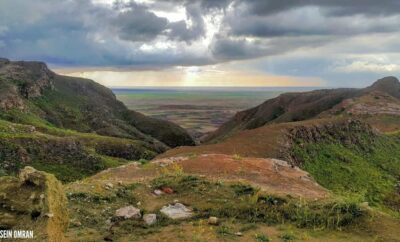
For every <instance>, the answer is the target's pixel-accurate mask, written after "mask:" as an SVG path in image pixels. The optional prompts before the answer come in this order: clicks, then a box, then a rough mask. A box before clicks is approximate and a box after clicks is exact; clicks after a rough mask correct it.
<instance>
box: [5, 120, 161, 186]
mask: <svg viewBox="0 0 400 242" xmlns="http://www.w3.org/2000/svg"><path fill="white" fill-rule="evenodd" d="M3 114H4V113H3ZM22 118H23V117H22ZM105 144H108V146H105ZM104 147H106V148H104ZM154 156H155V152H153V151H152V150H150V148H149V147H148V146H147V145H146V144H145V143H144V142H142V141H138V140H131V139H124V138H117V137H108V136H102V135H98V134H93V133H80V132H77V131H72V130H66V129H61V128H56V127H53V126H51V125H48V124H46V123H45V122H42V123H41V126H39V128H38V127H36V128H34V126H30V125H27V124H17V123H13V122H10V121H5V120H0V176H1V175H15V174H16V173H17V172H18V170H19V169H20V168H22V167H23V166H26V165H31V166H33V167H35V168H36V169H39V170H43V171H46V172H49V173H52V174H55V175H56V177H57V178H58V179H59V180H61V181H63V182H71V181H75V180H79V179H82V178H84V177H87V176H90V175H93V174H95V173H96V172H98V171H100V170H103V169H107V168H110V167H117V166H120V165H123V164H126V163H128V162H129V161H133V160H141V162H143V163H146V162H145V160H148V159H151V158H153V157H154ZM124 158H125V159H124Z"/></svg>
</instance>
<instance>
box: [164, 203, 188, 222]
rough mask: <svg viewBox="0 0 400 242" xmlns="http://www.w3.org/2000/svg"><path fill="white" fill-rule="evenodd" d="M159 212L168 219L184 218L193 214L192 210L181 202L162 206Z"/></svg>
mask: <svg viewBox="0 0 400 242" xmlns="http://www.w3.org/2000/svg"><path fill="white" fill-rule="evenodd" d="M160 212H161V213H162V214H164V215H165V216H167V217H168V218H170V219H185V218H190V217H192V216H193V212H192V210H191V209H189V208H187V207H186V206H185V205H183V204H182V203H175V204H174V205H170V204H169V205H168V206H164V207H163V208H162V209H161V210H160Z"/></svg>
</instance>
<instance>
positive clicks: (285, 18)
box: [0, 0, 400, 67]
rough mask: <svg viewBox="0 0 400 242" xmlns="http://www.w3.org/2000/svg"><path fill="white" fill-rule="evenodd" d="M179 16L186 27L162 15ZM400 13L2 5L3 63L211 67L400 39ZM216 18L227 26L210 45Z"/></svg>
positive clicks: (210, 2) (368, 6) (172, 4)
mask: <svg viewBox="0 0 400 242" xmlns="http://www.w3.org/2000/svg"><path fill="white" fill-rule="evenodd" d="M177 9H179V10H182V9H183V10H184V12H185V13H186V18H185V19H184V20H176V21H173V20H171V19H169V18H167V17H165V16H164V17H162V16H163V15H159V14H157V11H162V12H164V13H168V12H174V11H176V10H177ZM399 10H400V1H398V0H381V1H372V0H363V1H348V0H346V1H345V0H323V1H322V0H319V1H317V0H296V1H295V0H219V1H216V0H158V1H151V2H148V3H147V2H142V3H137V2H135V1H130V2H126V1H117V2H115V3H114V4H113V5H112V6H109V5H108V6H107V5H100V4H94V3H92V1H90V0H68V1H67V0H65V1H55V0H38V1H27V0H2V1H0V56H5V57H10V58H13V59H39V60H43V61H48V62H50V63H52V64H59V65H75V66H125V65H131V66H143V65H146V66H152V65H153V66H157V67H159V66H174V65H207V64H215V63H220V62H227V61H232V60H243V59H252V58H258V57H264V56H271V55H280V54H285V53H288V52H291V51H294V50H297V49H302V48H314V47H316V46H323V45H325V44H329V43H330V42H332V41H340V40H346V39H351V38H352V37H354V36H362V35H373V34H382V33H384V34H397V33H399V32H400V30H399V29H400V26H399V20H400V15H399V12H400V11H399ZM215 16H220V17H221V21H222V23H221V25H220V26H219V27H218V28H217V29H214V30H213V31H214V32H213V35H211V38H209V37H210V35H208V37H207V34H208V33H209V31H210V29H207V28H208V27H209V25H210V23H209V22H207V21H210V18H213V17H215ZM206 17H207V18H206ZM206 37H207V38H208V40H207V41H208V42H205V39H206ZM210 39H211V40H210ZM156 44H158V45H159V46H161V47H160V48H156ZM201 45H204V46H203V48H199V46H201ZM194 46H195V47H194ZM394 46H395V47H398V44H394ZM393 50H395V49H393Z"/></svg>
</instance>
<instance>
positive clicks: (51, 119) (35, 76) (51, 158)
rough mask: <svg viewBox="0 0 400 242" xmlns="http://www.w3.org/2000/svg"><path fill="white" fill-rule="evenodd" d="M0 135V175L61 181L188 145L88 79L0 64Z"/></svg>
mask: <svg viewBox="0 0 400 242" xmlns="http://www.w3.org/2000/svg"><path fill="white" fill-rule="evenodd" d="M0 137H1V140H0V174H15V173H16V172H17V171H18V169H19V168H21V167H23V166H25V165H32V166H34V167H36V168H39V169H42V170H44V171H48V172H52V173H54V174H55V175H56V176H57V178H59V179H60V180H62V181H72V180H75V179H80V178H82V177H84V176H87V175H90V174H93V173H95V172H98V171H99V170H102V169H105V168H107V167H112V166H116V165H120V164H123V163H126V162H127V161H128V160H139V159H151V158H153V157H154V156H155V155H156V154H158V153H162V152H164V151H165V150H167V149H169V148H170V147H176V146H180V145H193V144H194V142H193V140H192V138H191V137H190V136H189V135H188V133H187V132H186V131H185V130H184V129H182V128H181V127H179V126H177V125H175V124H173V123H171V122H167V121H162V120H157V119H153V118H149V117H146V116H144V115H142V114H140V113H137V112H134V111H131V110H128V109H127V108H126V107H125V106H124V105H123V104H122V103H121V102H120V101H118V100H117V99H116V97H115V95H114V94H113V93H112V92H111V90H110V89H108V88H106V87H104V86H101V85H99V84H97V83H95V82H94V81H91V80H87V79H81V78H73V77H67V76H61V75H57V74H55V73H54V72H52V71H50V70H49V69H48V68H47V66H46V65H45V64H44V63H41V62H24V61H16V62H12V61H9V60H7V59H0Z"/></svg>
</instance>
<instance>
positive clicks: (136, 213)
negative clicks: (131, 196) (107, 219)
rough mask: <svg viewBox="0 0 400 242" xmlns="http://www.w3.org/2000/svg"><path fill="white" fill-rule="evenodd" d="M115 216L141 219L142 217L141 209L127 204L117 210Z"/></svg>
mask: <svg viewBox="0 0 400 242" xmlns="http://www.w3.org/2000/svg"><path fill="white" fill-rule="evenodd" d="M115 216H116V217H118V218H124V219H131V218H132V219H139V218H141V217H142V214H141V213H140V209H138V208H135V207H134V206H126V207H123V208H120V209H118V210H117V211H115Z"/></svg>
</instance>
